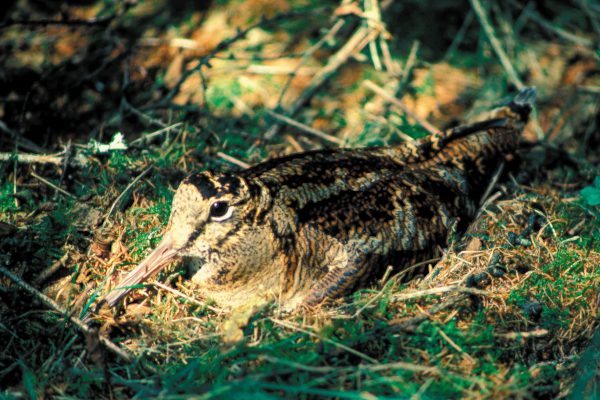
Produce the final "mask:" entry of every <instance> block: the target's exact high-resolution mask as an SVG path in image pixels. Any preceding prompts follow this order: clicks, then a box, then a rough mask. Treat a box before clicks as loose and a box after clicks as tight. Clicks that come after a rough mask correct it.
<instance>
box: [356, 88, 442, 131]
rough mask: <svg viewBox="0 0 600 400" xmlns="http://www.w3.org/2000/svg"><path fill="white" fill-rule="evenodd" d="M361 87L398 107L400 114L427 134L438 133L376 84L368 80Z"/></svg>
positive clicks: (433, 127)
mask: <svg viewBox="0 0 600 400" xmlns="http://www.w3.org/2000/svg"><path fill="white" fill-rule="evenodd" d="M363 85H364V86H365V87H366V88H368V89H371V90H372V91H373V92H375V93H376V94H378V95H380V96H381V97H383V98H384V99H385V100H387V101H388V102H390V103H392V104H393V105H395V106H396V107H398V108H399V109H400V110H402V112H404V113H405V114H406V115H408V116H409V117H411V118H413V119H414V120H415V121H417V123H418V124H419V125H421V126H422V127H423V128H425V129H426V130H427V131H428V132H429V133H431V134H434V133H437V132H439V129H437V128H436V127H435V126H433V125H432V124H430V123H429V122H427V121H426V120H424V119H423V118H421V117H419V116H418V115H417V114H415V113H413V112H412V111H411V110H409V109H408V107H406V106H405V105H404V104H403V103H402V102H401V101H400V100H398V99H397V98H395V97H393V96H392V95H390V94H389V93H388V92H386V91H385V90H384V89H383V88H382V87H381V86H378V85H377V84H375V83H374V82H372V81H370V80H366V81H364V82H363Z"/></svg>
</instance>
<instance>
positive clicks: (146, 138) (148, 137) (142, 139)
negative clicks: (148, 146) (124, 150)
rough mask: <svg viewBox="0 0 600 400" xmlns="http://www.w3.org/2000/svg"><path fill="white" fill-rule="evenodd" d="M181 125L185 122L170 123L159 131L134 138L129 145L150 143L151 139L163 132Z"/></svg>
mask: <svg viewBox="0 0 600 400" xmlns="http://www.w3.org/2000/svg"><path fill="white" fill-rule="evenodd" d="M181 125H183V122H176V123H174V124H173V125H169V126H165V127H164V128H162V129H159V130H157V131H154V132H152V133H148V134H146V135H143V136H141V137H139V138H137V139H135V140H132V141H131V142H130V143H129V145H130V146H137V145H138V144H144V143H148V142H149V141H150V140H152V139H154V138H155V137H157V136H159V135H162V134H163V133H166V132H170V131H172V130H173V129H175V128H179V127H180V126H181Z"/></svg>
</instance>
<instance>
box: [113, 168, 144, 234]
mask: <svg viewBox="0 0 600 400" xmlns="http://www.w3.org/2000/svg"><path fill="white" fill-rule="evenodd" d="M153 167H154V165H150V166H149V167H148V168H146V169H145V170H143V171H142V172H141V173H140V174H139V175H138V176H136V177H135V179H134V180H132V181H131V182H130V183H129V185H127V187H125V190H123V191H122V192H121V194H119V196H118V197H117V198H116V199H115V201H114V202H113V203H112V206H110V210H108V213H107V214H106V216H105V217H104V222H103V223H102V226H103V227H105V226H106V224H107V222H108V219H109V218H110V216H111V214H112V213H113V211H114V209H115V208H116V207H117V205H118V204H119V203H120V202H121V200H122V199H123V198H124V197H125V196H126V195H127V193H128V192H129V191H130V190H131V188H132V187H134V186H135V184H136V183H137V182H138V181H139V180H140V179H142V178H143V177H144V176H145V175H146V174H147V173H148V172H150V170H151V169H152V168H153Z"/></svg>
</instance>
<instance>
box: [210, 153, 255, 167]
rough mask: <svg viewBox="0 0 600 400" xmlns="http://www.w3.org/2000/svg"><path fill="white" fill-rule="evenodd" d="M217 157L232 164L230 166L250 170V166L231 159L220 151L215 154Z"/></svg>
mask: <svg viewBox="0 0 600 400" xmlns="http://www.w3.org/2000/svg"><path fill="white" fill-rule="evenodd" d="M217 156H219V157H221V158H222V159H223V160H225V161H228V162H230V163H232V164H235V165H237V166H238V167H241V168H243V169H248V168H250V166H251V165H250V164H247V163H245V162H243V161H242V160H238V159H237V158H235V157H233V156H230V155H228V154H225V153H223V152H221V151H219V152H218V153H217Z"/></svg>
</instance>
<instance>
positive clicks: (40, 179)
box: [31, 172, 77, 199]
mask: <svg viewBox="0 0 600 400" xmlns="http://www.w3.org/2000/svg"><path fill="white" fill-rule="evenodd" d="M31 176H33V177H34V178H35V179H37V180H39V181H41V182H43V183H45V184H46V185H48V186H50V187H51V188H53V189H54V190H58V191H59V192H61V193H62V194H64V195H65V196H69V197H70V198H72V199H77V197H75V196H73V195H72V194H71V193H69V192H67V191H66V190H65V189H63V188H61V187H58V186H56V185H55V184H54V183H52V182H50V181H49V180H47V179H46V178H42V177H41V176H39V175H38V174H36V173H35V172H32V173H31Z"/></svg>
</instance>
